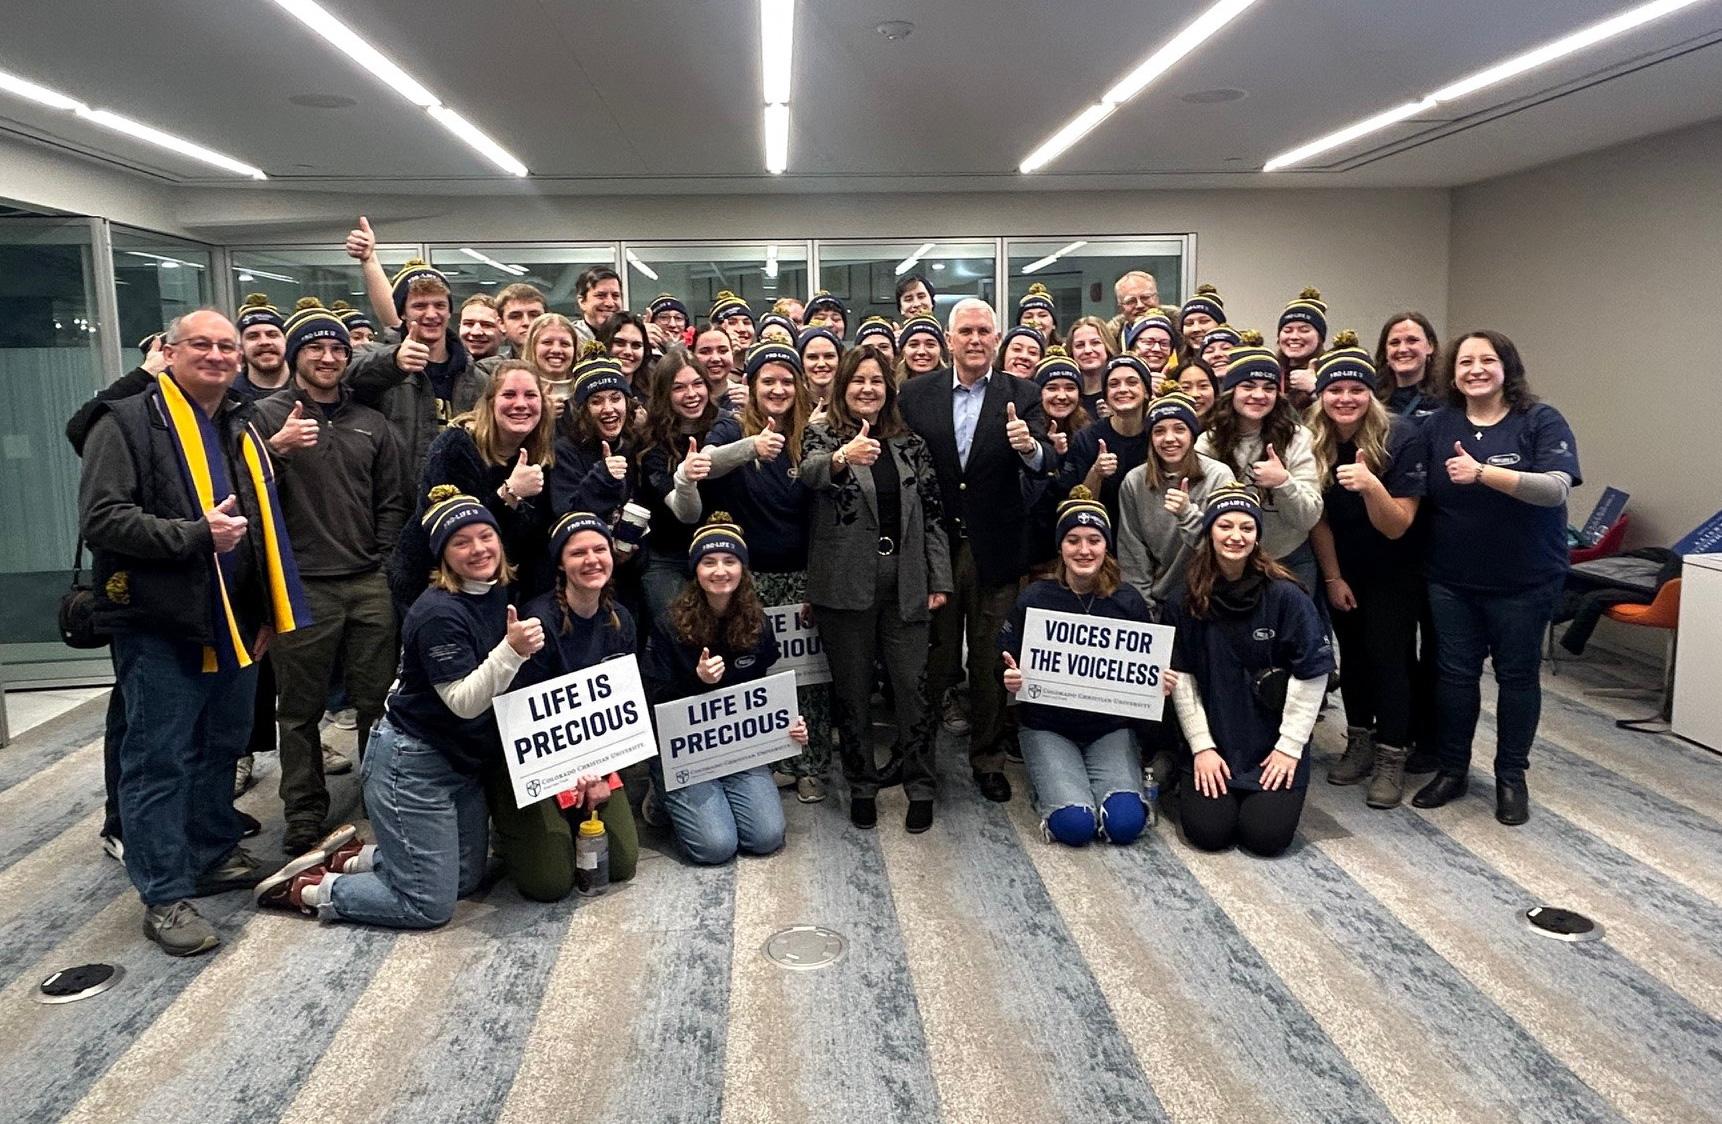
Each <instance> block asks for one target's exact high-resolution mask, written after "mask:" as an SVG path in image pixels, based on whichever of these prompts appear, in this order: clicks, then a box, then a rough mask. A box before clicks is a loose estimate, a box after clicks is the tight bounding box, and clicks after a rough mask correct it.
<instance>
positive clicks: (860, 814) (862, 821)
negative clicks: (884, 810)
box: [849, 796, 879, 828]
mask: <svg viewBox="0 0 1722 1124" xmlns="http://www.w3.org/2000/svg"><path fill="white" fill-rule="evenodd" d="M849 822H850V823H852V824H854V825H855V826H856V827H861V828H867V827H872V826H873V825H874V824H876V823H878V822H879V802H878V801H877V800H875V799H874V798H873V797H871V796H851V797H850V798H849Z"/></svg>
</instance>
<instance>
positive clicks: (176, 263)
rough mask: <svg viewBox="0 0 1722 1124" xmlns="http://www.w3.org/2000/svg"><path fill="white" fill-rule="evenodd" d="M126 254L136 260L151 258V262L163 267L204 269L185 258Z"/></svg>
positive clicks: (134, 253)
mask: <svg viewBox="0 0 1722 1124" xmlns="http://www.w3.org/2000/svg"><path fill="white" fill-rule="evenodd" d="M126 254H127V255H128V256H130V257H134V258H149V259H150V260H151V261H157V262H160V263H161V264H162V265H170V266H173V267H174V268H176V269H177V268H179V267H180V266H182V265H183V266H185V267H186V268H188V269H202V268H203V267H202V266H201V265H198V264H197V263H196V262H194V261H186V260H185V259H184V258H170V257H168V256H167V255H165V254H148V253H145V252H144V251H142V250H127V251H126Z"/></svg>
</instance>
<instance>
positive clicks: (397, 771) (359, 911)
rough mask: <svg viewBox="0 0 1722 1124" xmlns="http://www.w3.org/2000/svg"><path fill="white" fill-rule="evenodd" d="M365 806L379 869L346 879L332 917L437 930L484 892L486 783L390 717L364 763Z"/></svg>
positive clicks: (339, 883) (336, 893)
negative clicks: (464, 901)
mask: <svg viewBox="0 0 1722 1124" xmlns="http://www.w3.org/2000/svg"><path fill="white" fill-rule="evenodd" d="M359 772H360V775H361V776H362V777H363V779H364V784H365V808H366V810H368V811H369V812H370V813H371V829H372V831H374V832H375V833H376V837H377V863H376V869H375V870H372V871H369V872H367V873H365V874H343V875H341V876H340V877H339V878H337V879H335V882H334V885H333V886H332V887H331V888H330V891H329V893H330V897H331V898H332V899H333V901H332V904H331V905H330V906H329V907H328V909H327V911H326V915H332V916H334V917H338V918H340V919H341V920H343V921H363V922H365V923H366V924H369V925H385V926H387V927H389V928H391V929H434V928H436V927H437V926H438V925H443V924H446V923H447V922H448V919H449V918H450V917H453V916H454V903H455V902H456V901H457V900H459V899H460V898H463V897H465V896H466V895H468V894H470V893H472V892H473V891H474V890H476V889H478V884H479V882H480V880H481V879H483V877H484V863H485V857H486V855H488V854H489V851H490V813H489V811H488V810H487V809H486V807H485V803H484V784H483V782H482V781H480V779H479V778H478V777H469V776H467V775H466V774H464V773H461V772H458V771H457V770H456V769H455V768H454V767H453V766H451V765H450V764H449V763H448V758H447V757H445V756H443V753H442V751H441V750H439V749H437V748H436V747H435V746H433V745H431V744H430V743H428V742H422V741H420V740H419V739H417V738H413V737H408V736H407V735H406V734H403V733H401V732H400V731H399V730H397V729H395V728H394V726H392V725H390V723H389V720H388V718H387V717H384V718H383V719H382V720H381V721H379V722H378V723H377V724H376V725H375V726H374V727H372V729H371V740H370V744H369V745H368V746H367V747H366V749H365V755H364V760H363V761H362V762H361V763H360V768H359Z"/></svg>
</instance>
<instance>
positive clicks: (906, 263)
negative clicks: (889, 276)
mask: <svg viewBox="0 0 1722 1124" xmlns="http://www.w3.org/2000/svg"><path fill="white" fill-rule="evenodd" d="M933 246H934V243H932V242H923V243H921V248H920V249H918V250H916V251H915V252H914V253H912V254H910V255H909V256H908V257H906V258H904V259H903V260H902V261H900V262H898V263H897V267H896V268H895V269H893V270H892V271H891V272H892V273H894V274H895V275H896V276H898V277H901V276H903V274H905V273H907V272H909V271H910V270H911V269H914V268H915V266H916V264H917V263H919V262H920V260H921V259H922V258H923V257H925V256H926V255H928V254H930V253H932V252H933Z"/></svg>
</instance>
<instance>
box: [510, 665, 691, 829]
mask: <svg viewBox="0 0 1722 1124" xmlns="http://www.w3.org/2000/svg"><path fill="white" fill-rule="evenodd" d="M491 709H492V711H493V712H494V713H495V714H496V728H497V730H498V731H499V732H500V733H501V734H502V752H503V756H504V757H505V758H506V759H507V761H508V779H509V782H510V783H511V784H512V786H513V788H514V802H515V804H516V805H517V806H519V807H522V808H524V807H526V806H527V805H528V804H533V803H536V802H537V801H539V800H543V799H544V798H545V797H548V796H554V795H555V794H556V793H558V792H563V791H566V790H567V789H570V788H573V787H574V781H575V779H576V778H578V777H579V776H580V775H581V774H582V773H597V774H599V775H600V776H607V775H609V774H610V773H613V772H615V771H616V770H617V769H620V768H622V767H624V766H626V765H632V764H633V763H634V762H636V761H644V760H645V759H646V758H648V757H650V756H652V754H654V753H656V752H657V749H658V744H657V741H656V739H655V738H653V736H652V720H651V710H650V708H649V707H648V706H647V704H646V691H645V687H644V685H642V684H641V682H640V662H639V660H638V659H636V658H635V657H633V656H620V657H618V658H616V659H612V660H605V661H604V662H603V663H596V664H593V665H592V666H591V667H586V668H581V669H580V670H579V671H574V672H570V673H569V674H567V675H563V676H559V677H558V678H555V679H551V680H548V681H546V682H543V683H540V684H538V685H537V686H535V687H523V688H521V689H520V690H518V691H510V692H508V693H507V694H506V695H498V696H496V699H495V701H494V702H493V703H492V704H491Z"/></svg>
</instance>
